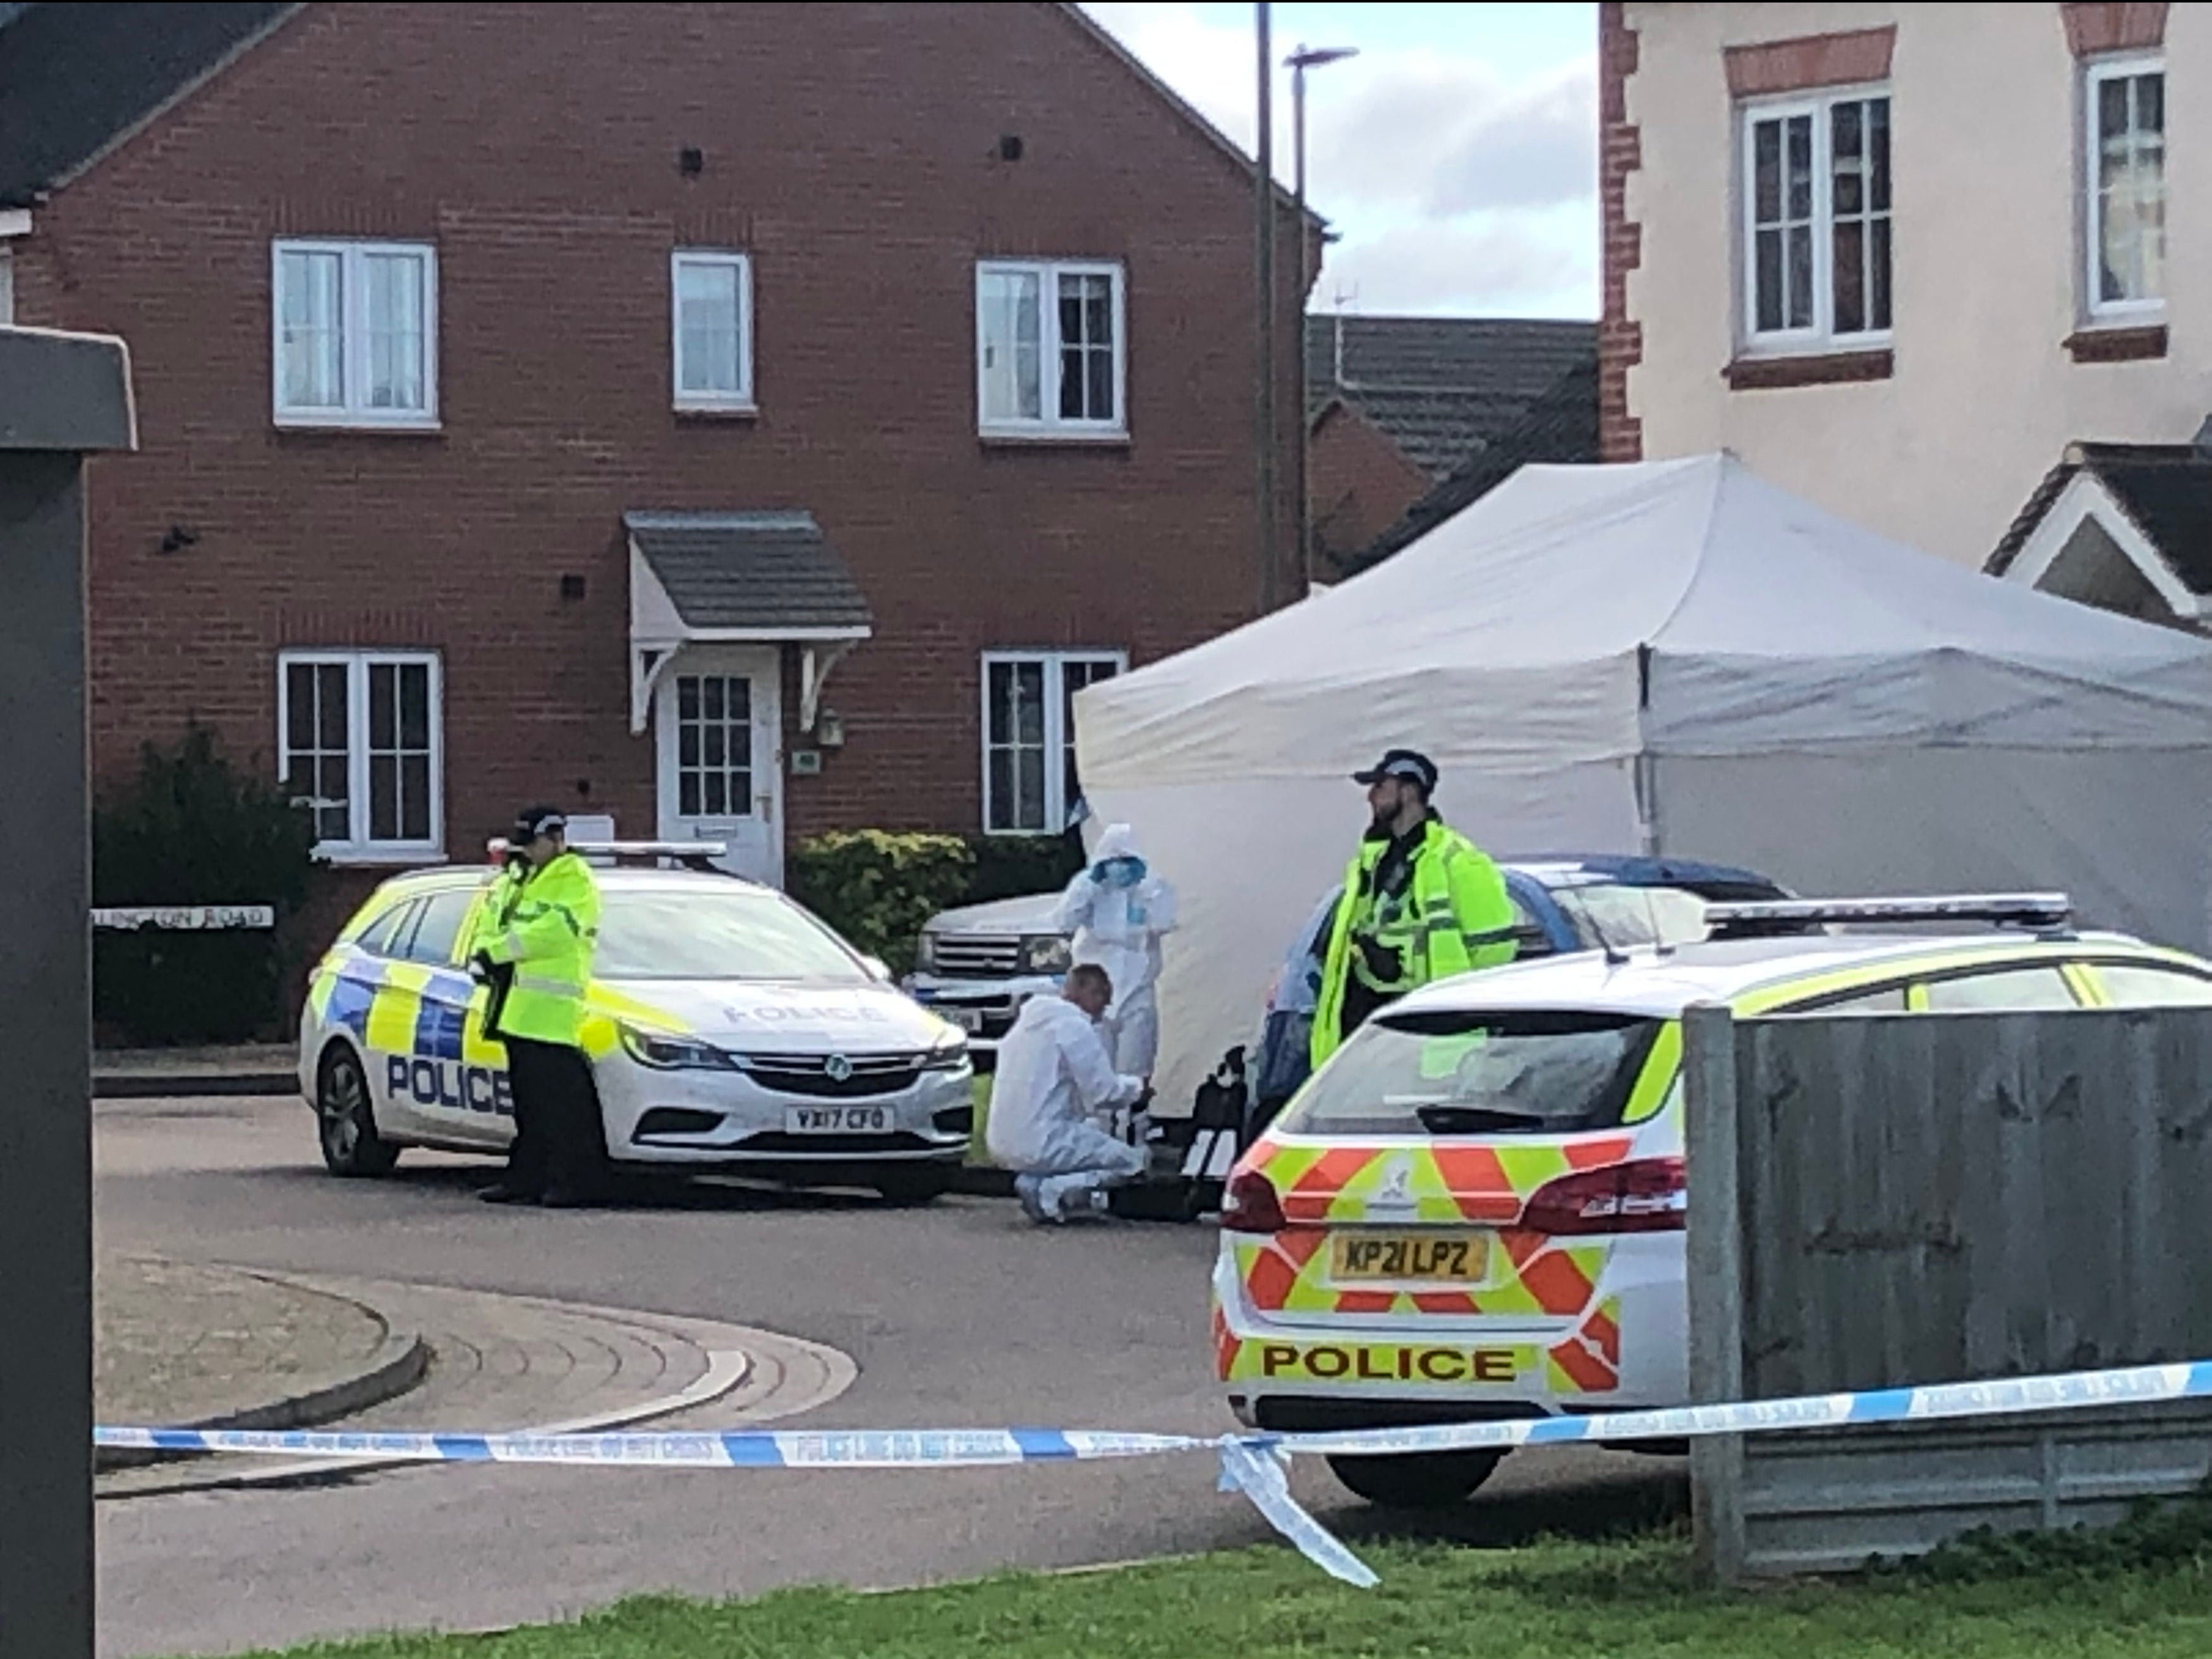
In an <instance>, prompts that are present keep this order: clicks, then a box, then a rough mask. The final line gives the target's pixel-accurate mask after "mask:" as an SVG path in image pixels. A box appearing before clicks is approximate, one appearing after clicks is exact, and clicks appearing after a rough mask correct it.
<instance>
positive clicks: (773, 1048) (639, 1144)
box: [300, 844, 974, 1201]
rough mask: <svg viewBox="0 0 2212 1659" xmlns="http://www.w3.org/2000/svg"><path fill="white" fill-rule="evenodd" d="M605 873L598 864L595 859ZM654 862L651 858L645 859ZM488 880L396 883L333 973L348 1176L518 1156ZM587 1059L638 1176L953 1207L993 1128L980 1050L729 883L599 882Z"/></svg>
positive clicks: (312, 1021) (331, 1160)
mask: <svg viewBox="0 0 2212 1659" xmlns="http://www.w3.org/2000/svg"><path fill="white" fill-rule="evenodd" d="M576 850H577V851H579V852H580V853H584V854H587V855H589V854H592V853H593V852H595V851H596V850H597V849H596V848H592V847H591V846H589V845H580V846H579V847H578V848H577V849H576ZM643 850H645V851H646V852H647V854H648V855H650V853H651V851H652V849H651V848H650V844H646V846H645V848H644V849H643ZM491 875H492V872H490V871H489V869H482V868H479V869H469V868H465V867H464V868H460V869H453V868H450V867H448V868H442V869H436V870H423V871H416V872H410V873H408V874H405V875H401V876H397V877H394V878H392V879H391V880H389V881H387V882H385V883H384V884H382V885H381V886H380V887H379V888H378V889H377V890H376V891H375V893H374V894H373V895H372V896H370V898H369V899H368V902H367V903H365V904H363V905H362V908H361V909H360V910H359V911H358V912H357V913H356V915H355V916H354V917H353V918H352V920H351V921H349V922H348V923H347V924H346V926H345V927H344V928H343V931H342V932H341V933H339V935H338V938H337V942H336V943H335V944H333V945H331V948H330V950H329V951H328V952H327V953H326V954H325V956H324V957H323V959H322V961H321V963H319V965H318V966H317V967H316V969H315V970H314V973H313V977H312V979H311V980H310V982H309V988H308V992H307V1006H306V1008H305V1009H304V1011H303V1012H302V1013H301V1020H300V1085H301V1090H302V1091H303V1092H304V1093H305V1094H306V1096H307V1099H308V1101H309V1102H310V1103H312V1104H313V1107H314V1109H315V1117H316V1125H317V1130H318V1133H319V1139H320V1141H321V1145H322V1152H323V1158H324V1162H325V1164H327V1165H328V1166H329V1168H330V1170H331V1172H332V1173H333V1174H336V1175H341V1176H379V1175H383V1174H385V1173H386V1172H388V1171H389V1170H391V1169H392V1165H393V1164H394V1163H395V1162H396V1161H397V1160H398V1158H399V1156H400V1153H401V1152H402V1151H403V1150H404V1149H405V1148H407V1147H410V1146H430V1147H437V1148H440V1149H442V1150H446V1151H452V1152H483V1153H486V1154H494V1153H500V1152H504V1151H505V1149H506V1148H507V1146H508V1144H509V1143H510V1142H511V1141H512V1140H513V1137H514V1119H513V1105H512V1103H511V1101H510V1098H509V1095H508V1085H507V1061H506V1051H505V1050H504V1049H503V1048H501V1045H500V1044H499V1043H497V1042H489V1041H487V1040H486V1039H485V1037H484V1035H483V1011H484V1003H485V996H486V994H485V991H484V989H483V987H482V986H480V985H477V983H476V982H475V981H472V980H471V977H470V975H469V974H468V972H467V970H466V969H465V967H464V965H463V963H464V956H465V942H466V941H467V939H469V937H470V935H471V929H472V927H473V923H474V919H475V915H476V911H477V906H478V905H479V904H480V903H481V902H483V895H484V892H485V890H486V889H487V887H488V886H489V883H490V880H491ZM599 883H600V891H601V896H602V915H601V917H600V924H599V951H598V956H597V959H596V963H595V964H594V971H593V978H592V986H591V987H590V991H589V994H588V1012H587V1016H586V1022H585V1027H584V1045H585V1048H586V1051H587V1052H588V1053H589V1054H590V1056H591V1061H592V1078H593V1081H594V1082H595V1083H596V1085H597V1086H598V1091H599V1111H600V1119H601V1122H602V1124H603V1125H604V1127H605V1137H606V1150H607V1157H608V1158H609V1159H610V1161H611V1163H612V1164H614V1165H616V1166H617V1167H618V1168H619V1167H622V1166H625V1165H635V1166H641V1167H647V1168H651V1169H653V1170H659V1171H662V1172H670V1173H683V1172H695V1173H696V1172H701V1171H708V1170H726V1171H736V1172H739V1173H744V1174H749V1175H758V1176H770V1177H775V1178H779V1179H783V1180H787V1181H791V1182H805V1183H822V1184H841V1185H842V1184H851V1185H859V1186H866V1187H872V1188H876V1189H877V1190H878V1191H880V1192H881V1193H882V1194H884V1196H885V1197H887V1198H890V1199H894V1200H906V1201H927V1200H929V1199H932V1198H934V1197H935V1196H937V1195H938V1194H939V1193H941V1192H943V1191H945V1189H947V1188H949V1187H950V1186H951V1182H952V1181H953V1179H954V1177H955V1176H956V1174H957V1171H958V1169H959V1166H960V1164H961V1161H962V1159H963V1157H964V1156H965V1154H966V1151H967V1146H968V1136H969V1129H970V1127H971V1125H972V1120H973V1117H974V1103H973V1091H972V1080H973V1077H974V1073H973V1071H972V1069H971V1067H970V1065H969V1056H968V1044H967V1039H966V1038H965V1036H963V1034H962V1032H961V1031H960V1030H959V1029H958V1028H957V1026H954V1025H951V1024H947V1023H946V1022H945V1021H944V1020H942V1019H940V1018H938V1017H937V1016H935V1015H934V1014H932V1013H930V1012H927V1011H926V1010H924V1009H922V1008H921V1007H919V1006H916V1005H915V1002H914V1000H912V999H911V998H909V997H907V996H905V995H904V994H902V993H901V992H900V991H899V990H898V988H897V987H896V986H895V985H893V984H891V983H890V975H889V972H888V971H887V970H886V969H884V966H883V964H882V963H879V962H875V961H873V960H872V959H871V958H868V957H863V956H862V955H860V952H858V951H855V950H854V949H853V947H852V946H851V945H848V944H847V943H846V942H845V941H844V940H843V939H841V938H839V937H838V936H837V934H836V933H834V932H832V931H831V930H830V928H829V927H827V926H826V925H825V924H824V923H823V922H822V921H819V920H817V918H816V917H814V916H813V915H810V914H809V913H808V912H807V911H805V910H804V909H802V908H800V907H799V905H797V904H795V903H793V902H792V901H791V900H789V899H787V898H786V897H785V896H783V895H782V894H781V893H779V892H777V891H775V890H774V889H772V888H768V887H763V886H760V885H757V884H754V883H752V882H749V881H744V880H742V879H740V878H737V877H735V876H731V875H726V874H724V873H722V872H719V871H708V870H703V869H691V870H685V869H659V868H645V869H640V868H611V869H607V870H605V871H602V872H599Z"/></svg>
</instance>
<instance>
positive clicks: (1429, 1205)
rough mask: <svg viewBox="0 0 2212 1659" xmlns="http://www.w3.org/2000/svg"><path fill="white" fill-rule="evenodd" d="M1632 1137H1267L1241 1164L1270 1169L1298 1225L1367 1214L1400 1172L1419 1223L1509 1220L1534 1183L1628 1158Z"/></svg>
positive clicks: (1288, 1217)
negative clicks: (1312, 1140) (1459, 1141)
mask: <svg viewBox="0 0 2212 1659" xmlns="http://www.w3.org/2000/svg"><path fill="white" fill-rule="evenodd" d="M1633 1144H1634V1140H1633V1137H1632V1136H1629V1135H1625V1134H1604V1135H1598V1136H1586V1137H1583V1138H1580V1139H1572V1140H1557V1141H1551V1142H1545V1143H1538V1144H1535V1145H1532V1146H1392V1147H1376V1146H1328V1147H1321V1146H1285V1145H1283V1144H1280V1143H1279V1142H1276V1141H1273V1140H1271V1139H1268V1138H1267V1137H1266V1136H1264V1135H1263V1136H1261V1139H1259V1140H1258V1141H1257V1142H1256V1143H1255V1145H1254V1146H1253V1147H1252V1148H1251V1150H1250V1151H1249V1152H1247V1153H1246V1154H1245V1155H1244V1157H1243V1159H1242V1160H1240V1164H1239V1167H1240V1168H1243V1169H1249V1170H1258V1171H1259V1172H1260V1173H1261V1174H1262V1175H1264V1176H1267V1179H1268V1181H1269V1182H1270V1183H1272V1184H1273V1187H1274V1188H1275V1191H1276V1193H1277V1194H1278V1195H1279V1197H1280V1199H1281V1200H1282V1206H1283V1215H1284V1218H1285V1219H1286V1220H1288V1221H1289V1222H1290V1223H1291V1225H1293V1226H1299V1225H1304V1226H1322V1225H1328V1224H1330V1223H1332V1222H1351V1221H1361V1220H1366V1219H1369V1217H1368V1215H1367V1207H1368V1203H1369V1200H1370V1199H1372V1198H1373V1197H1374V1196H1375V1195H1376V1194H1377V1192H1378V1191H1379V1190H1380V1189H1382V1188H1383V1187H1384V1186H1385V1184H1386V1183H1395V1182H1397V1181H1398V1180H1399V1179H1401V1178H1402V1182H1403V1185H1402V1187H1401V1188H1397V1190H1395V1191H1394V1192H1393V1194H1392V1196H1393V1197H1394V1198H1396V1197H1398V1196H1399V1195H1400V1194H1401V1193H1402V1195H1403V1199H1404V1200H1405V1202H1406V1204H1407V1205H1408V1206H1410V1210H1409V1212H1407V1213H1406V1214H1404V1215H1403V1216H1402V1217H1397V1216H1394V1217H1393V1218H1394V1219H1400V1218H1402V1219H1404V1220H1407V1221H1412V1222H1417V1223H1430V1224H1433V1223H1437V1222H1450V1221H1473V1222H1477V1223H1480V1224H1483V1225H1488V1226H1493V1227H1496V1226H1504V1225H1509V1224H1510V1223H1511V1222H1513V1221H1515V1220H1516V1219H1518V1218H1519V1217H1520V1214H1521V1207H1522V1205H1523V1204H1524V1203H1526V1202H1527V1201H1528V1198H1529V1197H1530V1195H1531V1194H1534V1192H1535V1191H1536V1189H1537V1188H1540V1187H1541V1186H1543V1185H1544V1184H1545V1183H1546V1182H1550V1181H1555V1180H1557V1179H1558V1178H1559V1176H1564V1175H1571V1174H1572V1173H1574V1172H1575V1171H1576V1170H1590V1169H1596V1168H1600V1167H1601V1166H1603V1165H1605V1164H1618V1163H1620V1162H1621V1161H1622V1160H1623V1159H1625V1158H1626V1157H1627V1156H1628V1153H1629V1149H1630V1147H1631V1146H1632V1145H1633Z"/></svg>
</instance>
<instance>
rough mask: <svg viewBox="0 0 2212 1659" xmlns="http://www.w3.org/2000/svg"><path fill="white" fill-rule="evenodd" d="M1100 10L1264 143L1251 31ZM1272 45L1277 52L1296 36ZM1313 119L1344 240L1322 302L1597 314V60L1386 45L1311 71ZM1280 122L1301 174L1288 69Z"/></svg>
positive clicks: (1319, 197)
mask: <svg viewBox="0 0 2212 1659" xmlns="http://www.w3.org/2000/svg"><path fill="white" fill-rule="evenodd" d="M1085 9H1086V10H1087V11H1088V12H1089V13H1090V14H1091V15H1092V16H1093V17H1095V18H1096V19H1097V21H1099V22H1100V23H1102V24H1103V25H1104V26H1105V27H1107V28H1108V29H1109V30H1110V31H1112V33H1114V34H1115V37H1116V38H1117V39H1119V40H1121V42H1122V44H1123V45H1124V46H1127V47H1128V48H1129V50H1130V51H1131V52H1134V53H1135V54H1136V56H1137V57H1138V58H1139V59H1141V60H1142V61H1143V62H1144V63H1145V64H1146V66H1147V67H1148V68H1150V69H1151V70H1152V71H1153V73H1155V74H1156V75H1158V76H1160V78H1161V79H1162V80H1164V81H1165V82H1167V83H1168V84H1169V85H1170V86H1171V87H1173V88H1175V89H1176V92H1177V93H1179V94H1182V96H1183V97H1184V98H1185V99H1187V100H1189V101H1190V102H1191V103H1192V104H1193V105H1194V106H1196V107H1197V109H1198V110H1199V111H1200V113H1202V114H1203V115H1205V116H1206V118H1207V119H1209V120H1211V121H1212V122H1213V123H1214V124H1215V125H1217V126H1218V127H1220V128H1221V130H1222V131H1224V132H1225V133H1227V134H1228V135H1229V137H1231V138H1232V139H1234V140H1235V141H1236V142H1237V143H1239V144H1241V145H1243V146H1244V148H1245V149H1246V150H1247V151H1248V152H1249V150H1250V149H1251V148H1252V139H1253V132H1254V117H1255V105H1256V102H1257V93H1256V87H1255V82H1256V80H1257V76H1258V65H1257V63H1256V61H1255V50H1254V46H1255V43H1254V40H1253V37H1252V33H1251V31H1250V30H1249V28H1244V29H1238V28H1229V27H1218V26H1216V25H1213V24H1210V23H1208V22H1206V21H1205V20H1204V19H1203V18H1201V17H1200V15H1198V14H1197V12H1196V11H1195V10H1194V9H1193V8H1192V7H1190V6H1188V5H1182V4H1126V3H1094V4H1091V5H1088V6H1086V7H1085ZM1332 43H1333V44H1334V42H1332ZM1273 44H1274V46H1275V56H1276V57H1277V58H1278V59H1279V58H1281V56H1282V55H1283V53H1284V52H1287V51H1289V50H1290V49H1291V46H1292V45H1294V44H1295V43H1294V42H1291V41H1289V40H1280V39H1279V40H1276V41H1275V42H1274V43H1273ZM1307 121H1308V127H1307V141H1308V157H1307V164H1308V194H1309V197H1310V199H1311V201H1312V202H1313V204H1314V206H1315V207H1316V209H1317V210H1319V211H1321V212H1322V213H1323V214H1326V215H1328V217H1329V219H1330V220H1331V222H1332V223H1333V224H1334V225H1335V227H1336V228H1338V229H1339V230H1340V232H1341V233H1342V234H1343V236H1344V240H1343V242H1342V243H1341V244H1340V245H1339V246H1336V247H1334V248H1333V249H1332V250H1331V251H1330V253H1329V258H1328V274H1327V275H1325V276H1323V277H1322V282H1321V283H1320V285H1319V286H1318V287H1317V288H1316V294H1315V299H1316V304H1317V305H1318V306H1320V307H1322V308H1326V307H1328V304H1329V303H1330V301H1331V299H1332V296H1333V295H1334V293H1335V292H1336V291H1337V290H1338V289H1341V288H1343V287H1345V286H1346V285H1347V284H1349V283H1357V284H1358V288H1359V300H1358V305H1359V308H1360V309H1361V310H1364V311H1378V310H1389V309H1396V308H1406V309H1420V310H1437V309H1445V308H1456V309H1460V310H1465V311H1490V312H1498V311H1504V310H1511V309H1520V310H1523V311H1527V310H1532V309H1533V310H1535V311H1538V312H1540V313H1545V314H1551V315H1595V308H1596V276H1595V266H1596V253H1597V248H1596V240H1597V227H1596V214H1595V197H1596V191H1597V88H1596V70H1595V59H1594V58H1589V57H1587V56H1585V57H1583V58H1578V59H1577V60H1574V61H1572V62H1570V63H1568V64H1563V65H1561V66H1560V67H1559V68H1558V69H1556V70H1553V72H1552V73H1550V74H1549V75H1547V76H1546V77H1545V78H1543V79H1542V80H1541V81H1539V82H1534V83H1530V82H1522V83H1520V84H1515V83H1513V82H1511V81H1510V80H1509V79H1508V77H1507V76H1504V75H1503V74H1502V73H1500V72H1499V71H1498V70H1497V69H1496V68H1494V67H1493V66H1492V64H1489V63H1487V62H1486V61H1485V60H1484V59H1483V58H1480V57H1479V56H1476V55H1474V54H1473V53H1469V52H1455V51H1445V50H1434V49H1427V50H1415V49H1408V48H1402V47H1390V48H1380V49H1375V50H1370V51H1367V52H1363V53H1362V54H1361V55H1360V56H1359V57H1357V58H1352V59H1349V60H1347V61H1346V62H1343V63H1340V64H1330V65H1328V67H1327V68H1325V69H1322V70H1317V71H1316V72H1315V73H1314V74H1313V76H1311V77H1310V81H1309V82H1308V109H1307ZM1274 125H1275V129H1276V131H1275V155H1276V163H1275V165H1276V169H1277V171H1278V173H1279V174H1280V175H1281V176H1282V177H1284V178H1285V179H1288V178H1289V175H1290V171H1291V109H1290V96H1289V90H1288V86H1287V77H1286V76H1285V77H1282V78H1279V80H1278V82H1277V87H1276V94H1275V121H1274ZM1583 243H1587V244H1588V246H1582V244H1583Z"/></svg>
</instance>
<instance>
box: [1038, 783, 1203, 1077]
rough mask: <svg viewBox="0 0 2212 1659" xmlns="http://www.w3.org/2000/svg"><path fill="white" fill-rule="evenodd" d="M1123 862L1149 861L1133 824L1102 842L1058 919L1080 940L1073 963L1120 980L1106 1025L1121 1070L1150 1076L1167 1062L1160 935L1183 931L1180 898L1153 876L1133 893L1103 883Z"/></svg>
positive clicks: (1116, 827)
mask: <svg viewBox="0 0 2212 1659" xmlns="http://www.w3.org/2000/svg"><path fill="white" fill-rule="evenodd" d="M1123 859H1135V860H1139V862H1142V860H1143V854H1140V853H1139V851H1138V850H1137V837H1136V835H1135V832H1134V831H1133V830H1132V829H1130V828H1129V826H1128V825H1127V824H1126V823H1116V824H1113V825H1110V826H1109V828H1108V829H1107V830H1106V832H1105V833H1104V834H1103V835H1102V836H1099V838H1098V847H1097V851H1096V852H1094V853H1093V854H1091V865H1090V867H1089V868H1088V869H1085V870H1080V871H1078V872H1076V875H1075V878H1074V879H1073V880H1072V881H1070V882H1069V883H1068V884H1067V890H1066V892H1065V893H1064V894H1062V895H1061V896H1060V908H1059V909H1058V910H1057V911H1055V912H1054V922H1055V925H1057V926H1058V927H1060V928H1061V929H1062V930H1063V931H1064V932H1067V933H1073V934H1074V935H1075V938H1074V939H1073V943H1072V944H1071V945H1070V947H1069V955H1068V960H1069V962H1070V963H1071V964H1075V963H1086V962H1090V963H1097V965H1098V966H1099V967H1101V968H1103V969H1105V970H1106V974H1107V977H1108V978H1109V979H1111V980H1112V981H1114V1000H1113V1001H1112V1003H1110V1004H1109V1006H1108V1007H1107V1009H1106V1018H1105V1020H1104V1022H1103V1029H1104V1030H1105V1033H1106V1046H1107V1050H1108V1052H1109V1053H1110V1054H1112V1055H1113V1056H1114V1068H1115V1070H1116V1071H1120V1072H1126V1073H1129V1074H1130V1075H1132V1076H1134V1077H1150V1076H1151V1075H1152V1069H1153V1067H1154V1066H1155V1065H1156V1064H1157V1063H1158V1060H1159V1055H1160V1005H1159V1000H1158V995H1157V987H1158V984H1159V978H1160V936H1161V935H1162V934H1163V933H1171V932H1173V931H1174V929H1175V925H1176V893H1175V889H1174V888H1172V887H1170V885H1169V884H1167V883H1166V882H1164V881H1162V880H1161V879H1160V878H1158V876H1155V875H1153V874H1152V873H1151V872H1150V871H1149V870H1148V871H1147V872H1146V873H1145V874H1144V875H1143V876H1142V877H1140V878H1139V879H1138V881H1137V882H1136V884H1134V885H1133V886H1128V887H1117V886H1115V885H1113V884H1111V883H1109V881H1106V880H1103V879H1102V878H1101V872H1103V871H1104V870H1107V869H1108V868H1109V867H1110V866H1112V865H1113V864H1114V863H1115V860H1123Z"/></svg>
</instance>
